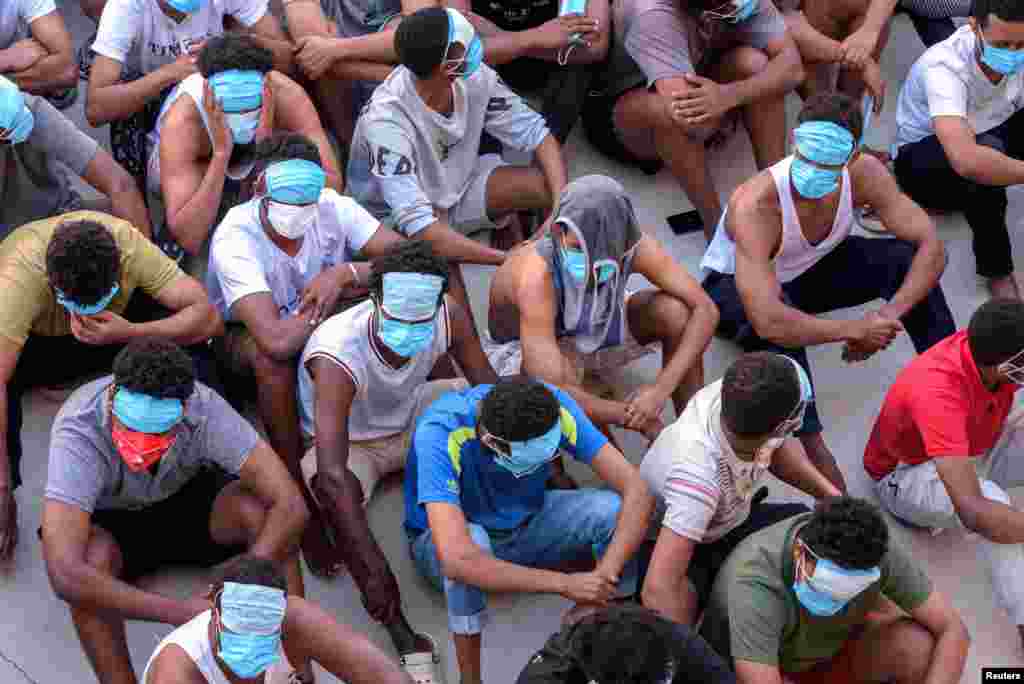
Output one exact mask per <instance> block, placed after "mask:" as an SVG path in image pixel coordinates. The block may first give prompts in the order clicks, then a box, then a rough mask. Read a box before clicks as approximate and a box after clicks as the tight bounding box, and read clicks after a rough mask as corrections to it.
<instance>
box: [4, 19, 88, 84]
mask: <svg viewBox="0 0 1024 684" xmlns="http://www.w3.org/2000/svg"><path fill="white" fill-rule="evenodd" d="M29 30H30V31H31V33H32V38H33V39H35V41H36V42H38V43H39V44H40V45H42V46H43V47H44V48H46V52H47V53H48V54H47V56H46V57H43V58H42V59H40V60H39V61H37V62H36V63H35V64H33V65H32V66H30V67H29V68H28V69H25V70H23V71H18V72H15V73H14V74H12V76H13V77H14V81H15V83H17V84H18V87H19V88H21V89H22V90H24V91H26V92H29V93H32V94H35V95H41V94H45V93H47V92H52V91H54V90H60V89H62V88H71V87H73V86H74V85H75V84H76V83H78V64H76V63H75V59H74V53H75V49H74V45H73V44H72V42H71V35H70V34H69V33H68V30H67V27H66V26H65V25H64V19H63V18H62V17H61V15H60V11H59V10H57V11H53V12H50V13H49V14H47V15H46V16H42V17H39V18H38V19H36V20H35V21H33V22H32V23H31V24H29Z"/></svg>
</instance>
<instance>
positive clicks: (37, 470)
mask: <svg viewBox="0 0 1024 684" xmlns="http://www.w3.org/2000/svg"><path fill="white" fill-rule="evenodd" d="M0 1H2V0H0ZM58 5H61V6H63V9H64V11H65V12H66V17H67V21H68V23H69V25H70V28H71V30H72V32H73V34H74V36H75V41H76V44H81V43H82V41H84V40H85V39H86V37H87V36H88V35H89V34H90V33H91V32H92V26H91V25H90V23H89V22H88V21H87V20H86V19H84V18H83V17H82V15H81V13H80V11H79V9H78V3H77V2H76V1H75V0H58ZM921 50H922V46H921V43H920V42H919V40H918V39H917V36H916V34H915V33H914V32H913V29H912V28H911V26H910V23H909V22H908V21H907V20H906V19H905V18H903V17H897V18H896V20H895V22H894V27H893V32H892V39H891V40H890V42H889V47H888V49H887V51H886V53H885V57H884V60H883V70H884V72H885V73H886V74H887V75H888V76H889V78H890V79H891V80H890V82H889V97H888V99H887V102H886V107H885V109H886V112H885V115H883V116H882V117H881V120H880V122H879V124H878V125H877V126H876V129H875V130H874V131H872V132H871V134H870V135H869V142H870V143H871V144H872V145H873V146H875V147H879V148H882V147H884V146H885V145H886V144H887V143H888V140H889V137H890V135H891V132H892V122H893V118H894V112H895V104H896V94H897V92H898V90H899V87H900V85H901V84H902V79H903V77H904V76H905V75H906V73H907V70H908V69H909V67H910V65H911V64H912V63H913V61H914V60H915V59H916V57H917V56H918V55H919V54H920V52H921ZM791 105H792V107H791V110H792V111H791V114H795V111H796V108H797V107H798V106H799V103H798V101H797V100H796V99H795V98H794V99H793V101H792V102H791ZM71 116H72V117H73V118H74V119H75V121H76V122H77V123H78V124H79V125H80V126H82V127H83V128H85V129H86V130H88V125H87V124H86V123H85V121H84V117H83V114H82V99H81V98H80V99H79V102H78V103H77V104H76V106H75V107H74V109H73V110H71ZM94 133H95V135H96V137H97V139H99V140H101V141H103V142H104V143H106V139H107V134H106V131H105V130H97V131H95V132H94ZM567 154H568V156H569V158H570V166H571V175H572V177H578V176H581V175H584V174H586V173H605V174H608V175H611V176H614V177H615V178H617V179H619V180H620V181H621V182H622V183H624V184H625V185H626V187H627V188H628V189H629V191H630V192H631V193H632V197H633V203H634V206H635V207H636V209H637V212H638V214H639V217H640V219H641V221H642V224H643V225H644V228H645V230H647V231H649V232H651V233H652V234H653V235H655V236H657V237H658V238H659V239H661V240H662V241H663V242H664V243H665V244H666V245H667V246H668V247H669V248H670V249H671V250H672V252H673V254H674V255H675V256H676V258H678V259H679V260H680V261H681V262H682V263H684V264H686V266H687V268H689V269H690V270H691V272H694V273H695V272H696V269H697V265H698V262H699V259H700V256H701V254H702V251H703V248H704V243H703V239H702V238H701V237H700V236H698V235H696V234H694V235H689V236H686V237H682V238H680V237H676V236H674V235H672V233H671V232H670V231H669V230H668V226H667V225H666V223H665V217H666V216H668V215H670V214H674V213H676V212H679V211H685V210H688V209H690V208H691V206H690V204H689V202H688V201H687V199H686V197H685V196H684V195H683V194H682V192H680V190H679V189H678V186H677V185H676V184H675V182H674V181H673V180H672V178H671V177H670V176H669V175H668V174H667V173H665V172H663V173H662V174H660V175H659V176H657V177H656V178H650V177H647V176H644V175H642V174H641V173H639V172H637V171H632V170H628V169H623V168H620V167H618V166H616V165H614V164H612V163H610V162H608V161H607V160H605V159H603V158H601V157H599V156H598V155H597V153H596V152H595V151H594V150H592V149H591V148H590V147H589V146H588V145H587V144H586V143H585V142H584V141H583V140H582V139H581V137H580V136H579V134H578V132H577V134H576V136H575V137H574V139H573V140H572V141H571V143H570V145H569V146H568V150H567ZM753 170H754V167H753V161H752V158H751V155H750V150H749V145H748V143H747V140H746V136H745V135H743V134H740V135H737V136H734V137H733V138H732V140H731V141H730V142H729V144H728V145H727V147H726V148H725V149H723V150H722V151H720V152H719V153H718V155H717V159H716V168H715V173H714V175H715V177H716V180H717V182H718V184H719V188H720V190H721V193H722V197H723V198H725V197H726V196H727V195H728V193H729V192H730V191H731V190H732V188H734V187H735V186H736V185H737V184H738V183H739V182H740V181H742V180H743V179H745V178H747V177H749V176H750V175H751V174H752V173H753ZM1012 196H1013V200H1014V201H1012V202H1011V221H1012V225H1013V226H1015V227H1019V226H1020V219H1021V210H1020V207H1021V202H1020V201H1019V200H1020V199H1022V198H1021V195H1020V193H1019V192H1016V191H1014V192H1013V193H1012ZM939 230H940V233H941V235H942V238H943V239H944V240H945V241H946V246H947V249H948V253H949V265H948V267H947V269H946V273H945V275H944V276H943V279H942V284H943V287H944V289H945V291H946V295H947V297H948V299H949V303H950V306H951V307H952V308H953V313H954V315H955V316H956V320H957V324H958V327H963V326H965V325H966V324H967V321H968V319H969V317H970V315H971V313H972V312H973V311H974V310H975V309H976V308H977V307H978V305H980V304H981V303H982V302H983V301H984V300H985V298H986V293H985V291H984V290H983V288H982V287H981V284H980V283H979V281H978V280H977V278H976V277H975V275H974V258H973V255H972V253H971V249H970V233H969V230H968V228H967V226H966V224H965V223H964V221H963V220H962V218H961V217H959V216H952V217H943V218H941V219H939ZM1013 233H1014V251H1015V253H1016V256H1017V259H1018V262H1019V261H1020V259H1021V257H1022V256H1024V255H1022V254H1021V253H1020V252H1021V249H1022V246H1024V242H1022V241H1021V240H1019V239H1017V234H1018V233H1019V231H1013ZM465 271H466V275H467V278H468V280H469V281H470V289H471V294H472V298H473V303H474V309H475V311H476V315H477V317H478V320H481V321H482V320H484V317H485V315H486V306H485V303H486V288H487V283H488V279H489V275H490V273H489V271H490V269H487V268H482V267H469V268H466V269H465ZM859 313H860V312H859V311H856V310H851V311H841V312H838V313H837V314H835V315H836V316H839V317H852V316H857V315H858V314H859ZM736 355H737V349H736V348H735V347H733V346H732V345H730V344H727V343H723V342H722V341H719V340H716V341H715V342H714V343H713V344H712V345H711V349H710V351H709V352H708V354H707V356H706V357H705V367H706V373H707V378H708V380H709V381H710V380H714V379H717V378H718V377H720V376H721V374H722V373H723V371H724V369H725V367H726V366H727V365H728V363H729V362H731V361H732V360H733V359H734V358H735V357H736ZM810 355H811V358H812V364H813V366H814V370H815V379H816V385H817V391H818V395H817V400H818V405H819V410H820V411H821V414H822V416H823V420H824V422H825V425H826V433H825V434H826V437H827V439H828V441H829V443H830V445H831V446H832V448H833V450H834V451H835V453H836V455H837V457H838V459H839V462H840V464H841V465H842V468H843V471H844V473H845V475H846V479H847V482H848V483H849V484H850V489H851V491H852V492H853V493H854V494H857V495H862V496H870V488H869V486H868V480H867V476H866V475H865V474H864V471H863V469H862V467H861V454H862V452H863V448H864V443H865V441H866V440H867V436H868V434H869V431H870V428H871V424H872V421H873V419H874V417H875V415H876V412H877V410H878V407H879V405H880V403H881V400H882V397H883V395H884V392H885V390H886V388H887V387H888V386H889V384H890V383H891V382H892V380H893V378H894V377H895V376H896V373H897V372H898V371H899V369H900V368H901V367H902V366H903V365H904V364H906V363H907V361H908V360H909V359H910V358H911V357H912V355H913V349H912V347H911V345H910V342H909V340H908V339H907V338H906V337H905V336H904V337H903V338H902V339H899V340H897V341H896V342H895V343H894V344H893V346H892V347H891V348H890V349H889V350H887V351H885V352H884V353H882V354H880V355H878V356H877V357H875V358H873V359H871V360H870V361H868V362H867V363H865V364H862V365H858V366H848V365H846V364H844V363H842V362H841V360H840V358H839V348H838V347H837V346H828V347H818V348H816V349H813V350H811V352H810ZM657 368H658V366H657V359H656V358H654V359H652V358H648V359H646V360H644V361H641V362H637V363H636V364H634V365H632V366H630V367H628V368H626V369H624V371H623V373H622V383H623V385H624V386H627V387H632V386H635V385H637V384H639V383H641V382H646V381H650V380H651V379H653V377H654V374H655V373H656V372H657ZM57 409H58V404H57V403H54V402H52V401H50V400H48V399H46V398H45V397H44V396H43V395H42V394H40V393H35V394H33V395H31V396H30V397H29V398H28V400H27V406H26V412H25V414H26V415H25V427H24V432H23V439H24V444H25V458H24V461H23V468H24V478H25V485H24V486H23V487H22V488H21V489H20V490H19V492H18V493H17V498H18V503H19V506H20V508H21V543H20V546H19V548H18V550H17V555H16V558H15V561H14V563H13V565H12V567H11V568H9V569H7V570H6V571H5V572H4V573H3V574H2V575H0V601H2V602H3V603H4V605H6V606H7V609H6V611H7V614H8V616H9V617H8V619H7V620H5V621H3V623H2V624H0V684H23V683H25V682H35V683H38V684H56V683H57V682H81V683H83V684H85V683H86V682H92V681H95V680H94V677H93V675H92V673H91V671H90V669H89V666H88V663H87V662H86V660H85V657H84V655H83V654H82V652H81V650H80V648H79V645H78V641H77V639H76V637H75V633H74V630H73V628H72V625H71V620H70V617H69V614H68V610H67V607H66V606H65V605H64V604H63V603H61V602H60V601H59V600H57V599H56V598H55V597H54V595H53V592H52V591H51V589H50V586H49V582H48V580H47V578H46V573H45V568H44V566H43V561H42V558H41V554H40V546H39V543H38V541H37V539H36V535H35V530H36V529H37V527H38V526H39V517H40V509H41V505H40V504H41V497H42V492H43V485H44V480H45V474H46V462H47V453H46V445H47V439H48V432H49V427H50V424H51V422H52V420H53V417H54V415H55V413H56V411H57ZM623 442H624V446H625V448H626V451H627V455H628V456H629V457H630V458H631V459H632V460H633V461H635V462H639V460H640V459H641V458H642V456H643V450H644V442H643V440H641V439H640V438H639V437H636V436H634V435H624V436H623ZM399 485H400V483H399V482H398V480H397V479H395V480H394V481H392V482H390V483H388V484H387V485H386V486H384V487H383V489H382V491H379V493H378V494H377V496H376V498H375V500H374V501H373V503H372V504H371V506H370V520H371V524H372V526H373V529H374V532H375V534H376V535H377V538H378V539H379V540H380V542H381V545H382V546H383V548H384V550H385V552H386V553H387V555H388V558H389V559H390V561H391V563H392V567H393V568H394V570H395V572H396V574H397V576H398V578H399V582H400V584H401V587H402V590H403V597H404V604H405V609H406V611H407V614H408V617H409V620H410V621H411V622H412V624H413V625H414V626H416V627H417V628H418V629H421V630H424V631H427V632H429V633H431V634H433V635H435V636H436V637H437V638H438V640H439V643H442V644H445V646H444V648H443V651H444V653H443V656H442V657H443V659H444V663H445V666H446V668H447V669H448V681H449V682H451V683H452V684H454V683H455V682H457V681H458V677H457V676H456V675H455V673H454V670H455V669H456V668H455V667H454V653H453V651H452V648H451V641H450V639H449V638H448V634H447V629H446V626H445V623H446V620H445V610H444V601H443V598H442V597H441V596H440V595H439V594H437V593H435V592H434V591H432V590H431V589H430V588H429V587H428V586H427V584H426V583H425V582H424V581H423V580H421V579H420V578H419V576H418V575H417V573H416V571H415V569H414V568H413V566H412V562H411V561H410V560H409V557H408V555H407V552H406V548H405V542H404V535H403V534H402V533H401V529H400V525H401V521H402V499H401V497H402V493H401V489H400V486H399ZM773 496H774V497H775V498H778V499H791V498H799V497H800V496H801V495H800V494H796V493H794V492H792V491H787V488H786V487H785V486H784V485H781V484H777V483H776V484H774V485H773ZM896 534H897V536H898V538H899V539H901V540H902V543H905V544H909V545H910V546H911V548H912V549H913V550H914V554H915V556H916V557H917V558H918V559H919V560H920V561H921V562H922V563H923V564H925V565H926V566H927V567H928V569H929V571H930V574H931V576H932V578H933V579H934V581H935V583H936V585H937V586H938V588H939V589H941V590H942V591H944V592H946V593H947V595H949V596H951V597H952V601H953V603H954V604H955V606H956V607H957V608H958V609H959V610H960V611H961V612H962V614H963V616H964V619H965V621H966V623H967V626H968V628H969V629H970V631H971V634H972V635H973V639H974V641H973V646H972V648H971V653H970V659H969V662H968V665H967V669H966V671H965V673H964V677H963V679H962V681H963V682H965V683H971V684H973V683H974V682H976V681H979V679H980V668H981V667H983V666H1024V655H1022V652H1021V649H1020V646H1019V644H1018V638H1017V633H1016V630H1015V629H1014V628H1013V625H1011V624H1010V622H1009V621H1008V619H1007V617H1006V615H1005V614H1004V613H1003V612H1002V611H1001V610H999V609H998V608H996V607H995V606H994V603H993V598H992V588H991V586H990V583H989V580H988V578H987V576H986V575H985V573H984V571H983V570H982V569H981V568H980V567H979V566H978V562H977V561H976V558H975V555H974V549H973V544H972V540H971V539H970V538H969V537H965V536H963V535H960V534H957V533H951V532H947V533H944V534H942V535H940V536H938V537H931V536H929V535H927V534H925V533H921V532H913V531H910V530H907V529H906V528H903V527H899V528H898V529H897V532H896ZM153 583H154V585H155V587H156V588H157V590H159V591H161V592H165V593H168V594H172V595H178V596H185V595H189V594H192V593H195V592H197V591H199V590H200V589H201V588H202V587H203V578H202V576H201V575H200V574H199V573H185V572H175V573H173V574H172V575H169V576H162V577H158V578H153ZM306 586H307V592H308V596H309V598H310V599H312V600H314V601H317V602H318V603H320V604H321V605H323V606H325V607H326V608H328V609H329V610H330V611H331V612H333V613H334V615H335V616H336V617H337V619H338V620H340V621H342V622H346V623H348V624H351V625H354V626H355V627H356V628H357V629H361V630H364V631H366V632H367V633H369V634H370V635H371V637H372V638H373V639H374V640H375V641H376V642H377V643H379V644H380V645H381V646H382V647H384V648H385V649H389V650H390V648H391V647H390V644H389V642H388V639H387V636H386V634H385V632H384V631H383V630H382V629H380V628H379V627H378V626H377V625H375V624H373V623H372V622H371V621H370V620H369V618H368V617H367V616H366V614H365V612H364V611H363V608H362V605H361V603H360V599H359V595H358V592H357V591H356V590H355V586H354V584H353V583H352V580H351V579H350V578H349V577H348V576H347V575H345V576H342V577H339V578H337V579H335V580H334V581H332V582H324V581H321V580H318V579H316V578H313V577H311V576H308V575H307V585H306ZM568 607H569V604H568V602H567V601H565V600H563V599H561V598H558V597H551V596H501V597H494V598H493V599H492V601H491V608H492V610H491V621H490V624H489V626H488V627H487V630H486V633H485V637H484V663H483V664H484V673H485V679H486V681H488V682H493V683H494V684H507V683H508V682H512V681H514V679H515V677H516V675H517V674H518V672H519V671H520V670H521V668H522V667H523V666H524V665H525V663H526V661H527V660H528V659H529V657H530V656H531V655H532V653H533V652H534V651H535V649H537V648H538V647H539V646H540V645H541V644H543V642H544V641H545V639H546V638H547V636H548V635H549V634H550V633H551V632H553V631H555V630H556V629H557V627H558V623H559V619H560V617H561V615H562V614H563V613H564V612H565V610H566V609H567V608H568ZM169 631H170V628H169V627H168V626H166V625H155V624H145V623H132V624H131V625H130V626H129V628H128V640H129V644H130V647H131V651H132V656H133V659H134V662H135V665H136V668H137V671H138V672H140V673H141V671H142V668H143V667H144V666H145V663H146V661H147V659H148V657H149V655H150V653H151V652H152V649H153V648H154V647H155V646H156V644H157V642H158V641H159V640H160V639H161V638H162V637H163V636H164V635H165V634H167V633H168V632H169ZM320 681H322V682H326V681H334V680H333V679H331V678H330V677H327V676H322V677H321V679H320Z"/></svg>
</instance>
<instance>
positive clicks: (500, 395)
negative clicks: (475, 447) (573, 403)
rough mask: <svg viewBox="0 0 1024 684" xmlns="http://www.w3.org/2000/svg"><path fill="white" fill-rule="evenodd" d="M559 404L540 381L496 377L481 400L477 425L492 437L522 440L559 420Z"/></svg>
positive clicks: (548, 428) (539, 433) (540, 433)
mask: <svg viewBox="0 0 1024 684" xmlns="http://www.w3.org/2000/svg"><path fill="white" fill-rule="evenodd" d="M560 413H561V406H560V405H559V403H558V399H556V398H555V395H554V393H552V392H551V390H549V389H548V388H547V386H546V385H544V384H543V383H540V382H537V381H536V380H533V379H531V378H527V377H526V376H511V377H505V378H501V379H500V380H498V382H497V383H495V385H494V387H493V388H491V391H490V392H488V393H487V396H485V397H484V399H483V401H482V402H480V418H479V421H480V424H481V425H483V427H484V429H486V430H487V432H489V433H491V434H492V435H494V436H495V437H498V438H500V439H504V440H506V441H509V442H525V441H526V440H529V439H533V438H534V437H540V436H541V435H543V434H544V433H546V432H547V431H548V430H550V429H551V428H552V427H554V425H555V422H556V421H557V420H559V417H560Z"/></svg>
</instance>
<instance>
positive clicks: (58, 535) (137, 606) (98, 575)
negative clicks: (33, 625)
mask: <svg viewBox="0 0 1024 684" xmlns="http://www.w3.org/2000/svg"><path fill="white" fill-rule="evenodd" d="M91 527H92V526H91V522H90V516H89V514H88V513H86V512H85V511H83V510H81V509H80V508H78V507H76V506H70V505H68V504H65V503H61V502H58V501H52V500H49V499H47V500H46V501H45V502H44V503H43V525H42V534H43V558H44V559H45V561H46V570H47V573H48V574H49V576H50V584H51V585H53V590H54V592H55V593H56V594H57V596H59V597H60V598H61V599H62V600H64V601H67V602H68V603H73V604H75V605H79V606H82V607H84V608H89V609H92V610H95V611H102V612H105V613H111V614H113V615H118V616H121V617H124V618H125V619H128V620H143V621H146V622H164V623H168V624H172V625H180V624H183V623H185V622H188V621H189V620H191V619H192V618H193V617H194V616H195V615H196V614H197V613H199V612H201V610H205V608H206V607H208V604H206V602H205V601H204V602H203V604H204V606H203V607H202V608H198V609H197V606H196V605H195V604H193V603H192V602H188V603H186V602H182V601H178V600H175V599H172V598H168V597H166V596H161V595H160V594H156V593H153V592H149V591H143V590H141V589H138V588H136V587H134V586H132V585H131V584H128V583H127V582H122V581H121V580H119V579H117V578H115V577H113V576H112V575H109V574H107V573H103V572H100V571H99V570H97V569H96V568H94V567H93V566H92V565H90V564H89V562H88V561H87V560H86V550H87V549H88V545H89V535H90V533H91Z"/></svg>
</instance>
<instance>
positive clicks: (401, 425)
mask: <svg viewBox="0 0 1024 684" xmlns="http://www.w3.org/2000/svg"><path fill="white" fill-rule="evenodd" d="M450 305H451V300H450V299H449V298H448V297H445V299H444V301H443V302H442V304H441V307H440V308H439V309H438V311H437V315H436V316H435V317H434V337H433V339H432V340H431V342H430V347H428V348H427V349H424V350H423V351H422V352H420V353H419V354H416V355H415V356H414V357H412V358H411V359H409V360H408V361H406V362H405V364H404V365H403V366H402V367H401V368H392V367H391V366H390V365H388V363H387V362H386V361H385V360H384V356H383V354H382V352H381V350H380V349H379V348H378V347H377V343H376V342H375V341H374V337H373V335H371V334H370V331H371V329H372V327H373V326H374V325H377V316H376V315H375V313H374V312H375V307H374V304H373V302H363V303H362V304H359V305H358V306H354V307H352V308H351V309H348V310H347V311H342V312H341V313H339V314H336V315H334V316H331V317H330V318H328V319H327V320H326V321H324V322H323V323H321V324H320V326H319V327H318V328H317V329H316V332H314V333H313V334H312V335H311V336H310V338H309V341H307V342H306V348H305V349H304V350H303V352H302V357H301V358H300V360H299V412H300V414H301V418H302V430H303V432H305V433H306V434H307V435H310V436H314V435H316V418H315V416H316V408H315V399H316V392H315V386H314V383H313V376H312V375H311V374H310V372H309V369H307V368H306V362H308V361H309V360H310V359H312V358H314V357H324V358H327V359H330V360H331V361H332V362H333V363H335V364H337V365H339V366H341V368H342V369H343V370H344V371H345V372H346V373H348V375H349V377H350V378H352V383H353V384H354V385H355V386H356V395H355V397H354V398H353V400H352V406H351V408H350V409H349V417H348V437H349V439H350V440H351V441H353V442H363V441H366V440H370V439H380V438H381V437H390V436H391V435H397V434H399V433H400V432H403V431H405V430H408V429H409V428H410V427H411V425H410V424H411V423H412V419H413V413H414V412H415V411H416V403H417V400H418V398H419V397H418V394H417V390H418V389H419V388H420V387H422V386H423V385H425V384H426V383H427V377H428V376H429V375H430V372H431V371H432V370H434V366H435V365H436V364H437V361H438V359H440V358H441V357H442V356H444V355H445V354H447V353H448V350H449V349H450V348H451V345H452V339H451V333H450V330H451V325H450V321H449V314H448V307H449V306H450Z"/></svg>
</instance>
